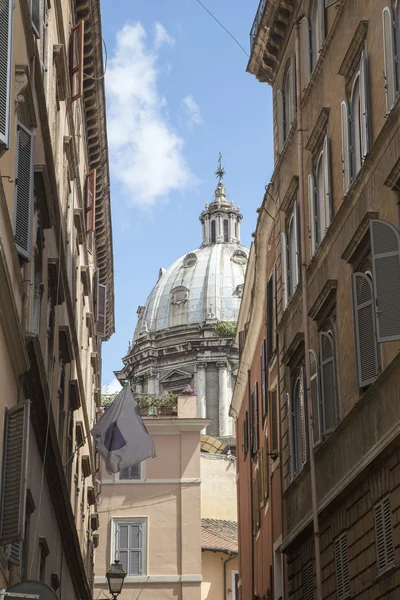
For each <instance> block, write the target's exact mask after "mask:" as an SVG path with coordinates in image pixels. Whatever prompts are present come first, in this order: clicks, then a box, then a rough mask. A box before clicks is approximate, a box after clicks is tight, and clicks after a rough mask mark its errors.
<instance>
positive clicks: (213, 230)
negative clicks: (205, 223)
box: [211, 221, 217, 244]
mask: <svg viewBox="0 0 400 600" xmlns="http://www.w3.org/2000/svg"><path fill="white" fill-rule="evenodd" d="M216 241H217V240H216V234H215V221H211V243H212V244H215V242H216Z"/></svg>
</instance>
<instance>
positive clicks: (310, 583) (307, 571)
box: [301, 562, 314, 600]
mask: <svg viewBox="0 0 400 600" xmlns="http://www.w3.org/2000/svg"><path fill="white" fill-rule="evenodd" d="M301 576H302V591H303V600H314V572H313V563H312V562H309V563H308V564H307V565H306V566H305V567H304V568H303V570H302V572H301Z"/></svg>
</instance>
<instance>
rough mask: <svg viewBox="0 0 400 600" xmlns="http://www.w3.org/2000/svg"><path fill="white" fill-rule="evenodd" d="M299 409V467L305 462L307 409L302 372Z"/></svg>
mask: <svg viewBox="0 0 400 600" xmlns="http://www.w3.org/2000/svg"><path fill="white" fill-rule="evenodd" d="M299 407H300V415H299V417H300V452H301V457H300V458H301V466H302V467H303V466H304V465H305V464H306V462H307V408H306V398H305V393H304V371H303V369H301V370H300V386H299Z"/></svg>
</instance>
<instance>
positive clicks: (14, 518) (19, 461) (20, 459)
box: [0, 400, 30, 544]
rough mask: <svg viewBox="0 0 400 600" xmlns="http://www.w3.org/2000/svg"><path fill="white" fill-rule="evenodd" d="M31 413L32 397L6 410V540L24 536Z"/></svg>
mask: <svg viewBox="0 0 400 600" xmlns="http://www.w3.org/2000/svg"><path fill="white" fill-rule="evenodd" d="M29 417H30V401H29V400H26V401H25V402H21V403H20V404H17V405H16V406H14V407H13V408H11V409H10V410H9V411H7V413H6V421H5V434H4V459H3V485H2V506H1V523H0V541H1V542H2V543H3V544H10V543H14V542H19V541H21V540H23V539H24V532H25V508H26V490H27V477H28V452H29Z"/></svg>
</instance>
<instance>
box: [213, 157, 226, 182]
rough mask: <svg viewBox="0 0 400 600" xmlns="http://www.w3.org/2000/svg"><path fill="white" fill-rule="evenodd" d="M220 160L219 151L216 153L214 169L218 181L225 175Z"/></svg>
mask: <svg viewBox="0 0 400 600" xmlns="http://www.w3.org/2000/svg"><path fill="white" fill-rule="evenodd" d="M221 161H222V154H221V152H220V153H219V154H218V169H217V170H216V171H215V174H216V176H217V177H218V179H219V182H220V183H221V181H222V180H223V178H224V175H225V169H224V168H223V166H222V164H221Z"/></svg>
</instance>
